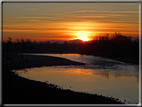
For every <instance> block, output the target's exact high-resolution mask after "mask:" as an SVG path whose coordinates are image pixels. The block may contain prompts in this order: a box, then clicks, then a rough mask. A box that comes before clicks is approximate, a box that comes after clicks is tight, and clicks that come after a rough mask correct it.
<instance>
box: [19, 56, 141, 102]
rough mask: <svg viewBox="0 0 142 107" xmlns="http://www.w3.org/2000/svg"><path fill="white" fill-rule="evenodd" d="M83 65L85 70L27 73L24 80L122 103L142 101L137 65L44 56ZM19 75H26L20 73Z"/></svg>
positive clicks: (59, 68)
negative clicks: (48, 84) (140, 98)
mask: <svg viewBox="0 0 142 107" xmlns="http://www.w3.org/2000/svg"><path fill="white" fill-rule="evenodd" d="M42 55H49V56H56V57H63V58H67V59H70V60H73V61H78V62H84V63H86V65H85V66H54V67H41V68H32V69H27V70H28V72H27V73H22V74H21V76H22V77H25V78H29V79H30V78H31V79H33V80H37V81H42V82H45V81H49V82H50V83H52V84H56V85H59V86H62V87H63V88H64V89H72V90H74V91H82V92H86V91H87V92H88V93H94V94H100V95H105V96H108V95H110V96H113V97H115V98H119V99H120V100H121V101H124V100H126V103H127V102H128V101H130V102H134V101H135V102H136V103H138V101H139V69H138V68H139V67H138V65H130V64H125V63H123V62H119V61H115V60H111V59H107V58H101V57H94V56H86V55H83V56H82V55H79V54H42ZM17 72H18V73H20V72H23V71H20V70H19V71H17Z"/></svg>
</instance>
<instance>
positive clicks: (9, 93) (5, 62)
mask: <svg viewBox="0 0 142 107" xmlns="http://www.w3.org/2000/svg"><path fill="white" fill-rule="evenodd" d="M52 45H54V46H57V44H52ZM26 46H27V47H26ZM34 46H39V47H40V46H41V47H42V49H44V47H45V44H44V43H39V44H38V43H36V42H34V43H32V42H31V41H30V40H28V41H24V40H23V39H21V40H20V41H19V40H17V41H16V42H12V39H11V38H9V39H8V41H6V42H3V44H2V103H3V104H123V103H125V102H121V101H119V99H114V98H112V97H104V96H102V95H96V94H88V93H82V92H74V91H71V90H64V89H63V88H62V87H59V86H57V85H53V84H49V83H48V82H39V81H34V80H29V79H25V78H23V77H19V76H18V75H17V74H15V72H11V70H13V69H18V68H22V67H23V68H24V66H23V64H24V63H25V62H24V59H23V54H22V53H23V52H33V51H32V50H29V49H31V47H34ZM57 47H58V46H57ZM34 51H35V50H34ZM17 53H18V54H17ZM29 57H31V56H29ZM34 59H35V58H34ZM44 59H45V58H44ZM53 59H54V60H55V58H52V60H53ZM58 60H63V59H61V58H58ZM68 62H70V63H73V62H71V61H68ZM26 63H27V62H26ZM31 63H32V62H31ZM74 63H75V64H77V62H74ZM25 67H27V66H25Z"/></svg>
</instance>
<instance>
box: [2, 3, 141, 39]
mask: <svg viewBox="0 0 142 107" xmlns="http://www.w3.org/2000/svg"><path fill="white" fill-rule="evenodd" d="M115 32H119V33H121V34H124V35H128V36H135V37H138V36H139V3H3V40H6V39H8V37H11V38H12V39H13V40H15V39H20V38H21V37H23V38H24V39H31V40H32V41H33V40H36V41H47V40H72V39H82V40H84V41H86V40H92V39H93V38H94V37H95V36H96V35H102V34H107V33H109V34H110V35H111V34H114V33H115Z"/></svg>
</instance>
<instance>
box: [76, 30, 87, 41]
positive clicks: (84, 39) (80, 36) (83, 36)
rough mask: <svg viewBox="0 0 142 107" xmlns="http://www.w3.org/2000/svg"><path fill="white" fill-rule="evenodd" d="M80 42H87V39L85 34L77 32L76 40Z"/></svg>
mask: <svg viewBox="0 0 142 107" xmlns="http://www.w3.org/2000/svg"><path fill="white" fill-rule="evenodd" d="M77 39H80V40H82V41H88V40H89V39H88V38H87V32H78V38H77Z"/></svg>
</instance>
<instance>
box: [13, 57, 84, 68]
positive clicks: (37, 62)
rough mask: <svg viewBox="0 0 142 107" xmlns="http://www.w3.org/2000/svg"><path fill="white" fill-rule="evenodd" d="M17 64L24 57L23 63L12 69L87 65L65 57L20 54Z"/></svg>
mask: <svg viewBox="0 0 142 107" xmlns="http://www.w3.org/2000/svg"><path fill="white" fill-rule="evenodd" d="M18 57H19V59H18V58H17V60H16V63H15V65H18V64H19V62H20V60H21V59H22V61H23V63H22V64H21V65H20V66H13V67H12V68H11V69H23V68H32V67H42V66H62V65H85V64H84V63H81V62H76V61H71V60H68V59H65V58H59V57H52V56H39V55H22V56H21V57H20V55H19V56H18Z"/></svg>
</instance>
